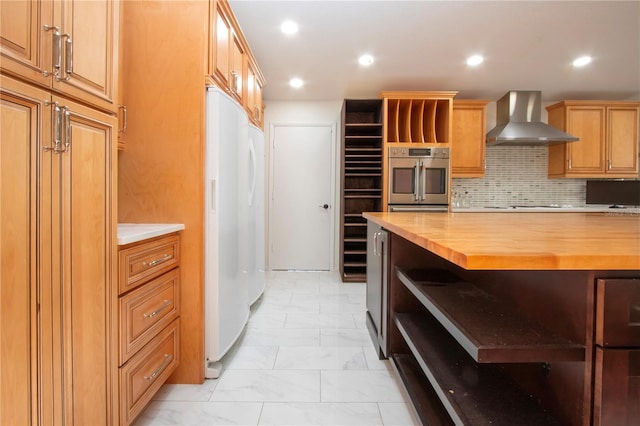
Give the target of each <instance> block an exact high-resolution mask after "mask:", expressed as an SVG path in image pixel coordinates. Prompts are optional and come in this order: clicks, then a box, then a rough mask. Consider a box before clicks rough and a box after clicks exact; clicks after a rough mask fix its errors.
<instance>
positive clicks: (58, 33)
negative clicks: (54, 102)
mask: <svg viewBox="0 0 640 426" xmlns="http://www.w3.org/2000/svg"><path fill="white" fill-rule="evenodd" d="M0 8H1V9H0V11H1V16H2V18H1V19H2V25H1V27H0V28H1V29H0V34H1V35H2V38H1V42H0V49H1V50H0V52H1V54H2V65H1V68H2V71H3V72H6V73H8V74H13V75H17V76H19V77H20V78H26V79H28V80H30V81H32V82H33V83H36V84H39V85H42V86H45V87H49V88H52V89H53V90H55V91H57V92H59V93H61V94H65V95H68V96H71V97H73V98H75V99H77V100H79V101H82V102H86V103H89V104H91V105H93V106H96V107H99V108H102V109H104V110H107V111H111V112H116V110H117V104H116V102H115V97H116V91H117V90H116V89H117V87H116V82H117V75H118V74H117V60H115V59H114V58H117V53H118V9H119V2H117V1H109V0H95V1H84V0H64V1H56V2H51V1H31V2H29V1H12V2H4V1H3V2H1V6H0Z"/></svg>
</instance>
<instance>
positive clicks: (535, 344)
mask: <svg viewBox="0 0 640 426" xmlns="http://www.w3.org/2000/svg"><path fill="white" fill-rule="evenodd" d="M396 273H397V276H398V278H399V279H400V281H401V282H402V283H403V284H404V285H405V287H406V288H407V289H408V290H409V291H410V292H411V293H412V294H413V295H414V296H415V297H416V299H418V301H419V302H420V303H421V304H422V305H423V306H424V307H425V308H426V309H427V310H428V311H429V312H430V313H431V315H433V316H434V317H435V319H437V320H438V322H439V323H440V324H442V326H443V327H444V328H445V329H446V330H447V332H448V333H449V334H451V336H452V337H453V338H454V339H455V340H456V341H457V342H458V343H459V344H460V346H462V347H463V348H464V349H465V350H466V351H467V352H468V353H469V355H470V356H471V357H472V358H473V360H474V361H476V362H479V363H529V362H553V361H584V359H585V347H584V345H580V344H577V343H574V342H572V341H570V340H568V339H566V338H563V337H561V336H557V335H555V334H553V333H550V332H549V331H548V330H546V329H544V328H543V327H541V326H540V325H539V324H537V323H535V322H533V321H530V320H527V319H526V318H524V317H523V316H521V315H520V314H519V313H518V312H516V311H515V310H513V309H509V308H508V307H506V306H505V303H503V302H502V301H500V300H498V299H496V298H495V297H493V296H491V295H489V294H487V293H486V292H484V291H482V290H480V289H479V288H477V287H476V286H474V285H473V284H471V283H469V282H464V281H462V280H460V279H458V278H457V277H456V276H455V275H453V274H452V273H450V272H447V271H442V270H433V269H426V270H422V269H416V270H404V269H397V272H396Z"/></svg>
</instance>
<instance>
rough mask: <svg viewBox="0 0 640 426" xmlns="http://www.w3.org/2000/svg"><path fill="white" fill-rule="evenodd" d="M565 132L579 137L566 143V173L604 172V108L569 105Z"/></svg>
mask: <svg viewBox="0 0 640 426" xmlns="http://www.w3.org/2000/svg"><path fill="white" fill-rule="evenodd" d="M567 132H568V133H569V134H571V135H574V136H577V137H578V138H580V140H579V141H577V142H572V143H567V144H566V148H567V161H568V164H566V167H567V174H570V175H580V174H590V175H593V174H594V173H595V174H604V172H605V137H606V133H605V108H604V107H598V106H593V107H569V108H568V109H567Z"/></svg>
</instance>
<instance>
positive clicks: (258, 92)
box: [253, 78, 264, 129]
mask: <svg viewBox="0 0 640 426" xmlns="http://www.w3.org/2000/svg"><path fill="white" fill-rule="evenodd" d="M253 99H254V103H255V105H256V114H257V117H256V121H257V124H258V127H260V128H261V129H262V128H264V105H263V103H262V82H261V81H260V79H259V78H256V86H255V93H254V98H253Z"/></svg>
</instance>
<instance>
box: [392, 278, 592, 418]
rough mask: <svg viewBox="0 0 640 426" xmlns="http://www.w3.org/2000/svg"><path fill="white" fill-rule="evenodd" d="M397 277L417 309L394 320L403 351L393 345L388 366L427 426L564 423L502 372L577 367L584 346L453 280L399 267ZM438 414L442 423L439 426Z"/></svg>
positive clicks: (396, 312)
mask: <svg viewBox="0 0 640 426" xmlns="http://www.w3.org/2000/svg"><path fill="white" fill-rule="evenodd" d="M395 276H396V278H397V280H398V282H399V283H400V284H399V286H400V287H405V288H406V289H407V290H408V292H409V293H407V294H410V296H408V297H410V298H414V300H415V302H416V303H415V304H413V303H412V304H411V305H412V306H413V307H412V308H409V307H408V306H409V305H404V306H405V308H404V309H403V308H400V310H394V312H393V314H392V316H393V319H392V321H393V326H394V327H395V329H396V330H397V331H398V336H399V338H400V340H401V341H402V342H403V345H400V346H398V345H395V349H394V350H392V353H391V355H390V358H391V359H392V360H393V363H394V367H395V369H396V370H397V371H398V373H399V375H400V377H401V378H402V382H403V384H404V386H405V388H406V389H407V393H408V394H409V396H410V398H411V399H412V402H413V404H414V406H415V407H416V411H417V412H418V414H419V415H420V416H421V417H422V420H423V422H425V424H429V419H428V418H427V417H430V416H433V415H435V416H436V418H437V419H439V420H437V421H436V423H438V424H447V423H449V421H451V422H453V424H464V425H487V424H500V425H502V424H504V425H506V424H509V425H511V424H517V425H555V424H561V423H562V422H560V421H559V420H558V418H557V417H556V416H555V415H552V414H550V413H549V412H548V411H546V410H545V409H544V408H543V407H541V406H540V405H539V401H537V400H536V398H534V397H532V395H530V393H529V392H528V391H526V390H524V389H522V388H521V387H520V386H519V385H518V384H516V383H515V382H514V380H513V378H512V377H511V376H510V375H509V374H507V373H506V372H505V370H504V366H505V365H507V364H511V365H513V364H521V365H523V364H531V365H533V364H540V365H541V366H544V365H549V363H554V362H561V363H562V362H583V361H584V360H585V356H586V349H585V346H584V345H581V344H578V343H575V342H572V341H571V340H569V339H566V338H565V337H562V336H558V335H556V334H553V333H551V332H549V331H548V330H546V329H545V328H544V327H542V326H541V325H540V324H538V323H537V322H535V321H532V320H529V319H528V318H526V317H524V316H523V315H522V314H521V313H519V312H518V311H516V310H515V309H512V308H510V307H509V306H508V305H507V304H506V303H504V301H501V300H499V299H498V298H496V297H495V296H493V295H490V294H488V293H486V292H485V291H483V290H482V289H480V288H479V287H477V286H476V285H474V284H473V283H470V282H466V281H463V280H461V279H459V278H458V277H457V276H456V275H455V274H453V273H452V272H449V271H446V270H442V269H405V268H400V267H398V268H396V269H395ZM401 347H404V348H405V349H399V348H401ZM415 377H422V379H420V380H418V379H416V378H415ZM433 395H436V396H437V397H436V398H433V397H432V396H433ZM443 412H444V413H446V415H445V416H444V417H445V418H446V417H448V420H440V419H441V417H442V416H443Z"/></svg>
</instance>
